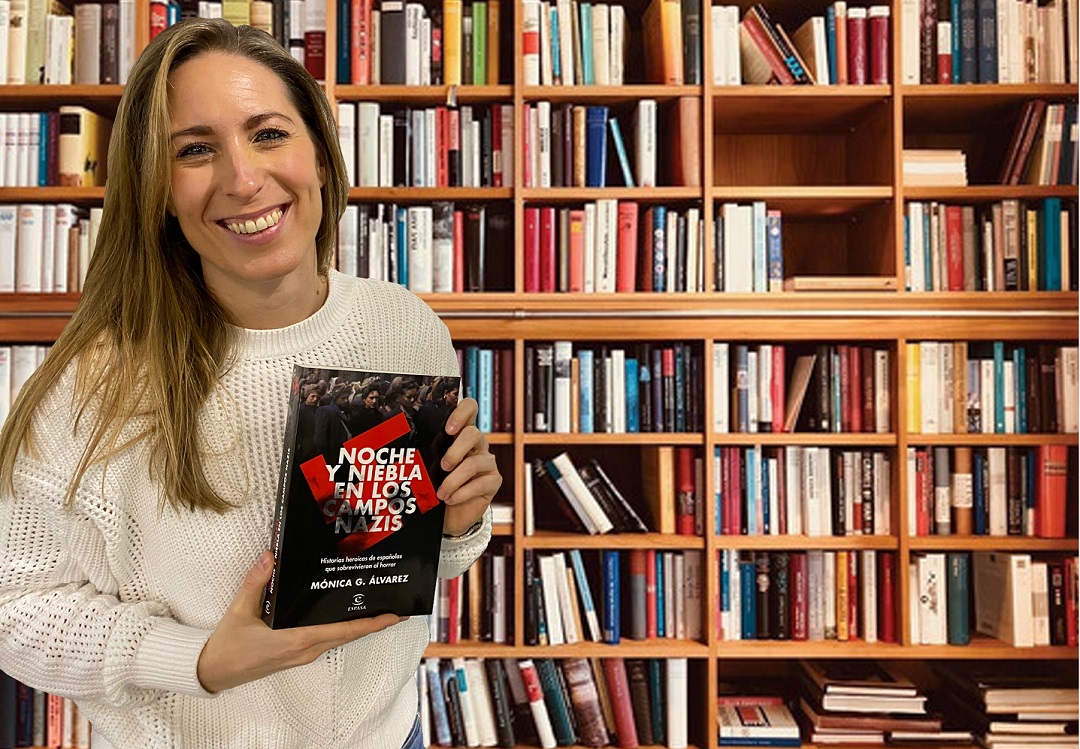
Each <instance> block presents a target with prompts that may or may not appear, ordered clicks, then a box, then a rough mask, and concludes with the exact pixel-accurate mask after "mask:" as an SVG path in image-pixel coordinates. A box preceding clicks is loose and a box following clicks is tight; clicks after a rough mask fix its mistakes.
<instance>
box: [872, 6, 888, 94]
mask: <svg viewBox="0 0 1080 749" xmlns="http://www.w3.org/2000/svg"><path fill="white" fill-rule="evenodd" d="M870 83H872V84H874V85H879V86H885V85H888V83H889V6H888V5H875V6H873V7H871V8H870Z"/></svg>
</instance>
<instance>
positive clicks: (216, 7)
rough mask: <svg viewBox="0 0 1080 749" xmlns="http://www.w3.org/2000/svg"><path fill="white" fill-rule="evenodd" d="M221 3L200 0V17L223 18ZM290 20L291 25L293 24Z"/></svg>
mask: <svg viewBox="0 0 1080 749" xmlns="http://www.w3.org/2000/svg"><path fill="white" fill-rule="evenodd" d="M223 17H224V15H223V10H222V7H221V3H219V2H209V1H208V0H199V18H223ZM291 25H292V24H291V22H290V26H291Z"/></svg>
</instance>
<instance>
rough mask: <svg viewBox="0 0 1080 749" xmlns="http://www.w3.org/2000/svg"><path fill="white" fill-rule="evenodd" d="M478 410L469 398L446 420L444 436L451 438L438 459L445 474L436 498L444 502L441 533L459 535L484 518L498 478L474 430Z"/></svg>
mask: <svg viewBox="0 0 1080 749" xmlns="http://www.w3.org/2000/svg"><path fill="white" fill-rule="evenodd" d="M478 410H479V407H478V406H477V405H476V401H475V400H473V399H472V398H465V399H463V400H461V401H460V402H459V403H458V405H457V408H455V409H454V411H453V412H452V413H451V414H450V417H449V418H448V419H447V420H446V433H447V434H449V435H450V436H451V437H453V438H454V442H453V444H451V445H450V447H449V449H447V451H446V454H445V455H444V456H443V459H442V468H443V470H445V471H449V472H450V473H449V475H448V476H447V477H446V478H445V479H443V482H442V485H441V486H440V487H439V499H441V500H443V501H444V502H446V517H445V518H444V520H443V533H445V534H448V535H451V536H460V535H461V534H463V533H465V531H467V530H469V528H471V527H472V526H473V524H474V523H475V522H476V521H477V520H479V519H480V518H482V517H483V516H484V511H485V510H486V509H487V507H488V505H489V504H491V500H492V499H493V498H494V497H495V492H497V491H499V487H500V486H502V475H501V474H500V473H499V467H498V466H497V465H495V456H494V455H492V454H491V452H490V451H489V450H488V443H487V440H486V439H484V435H483V434H481V433H480V430H479V429H477V428H476V412H477V411H478Z"/></svg>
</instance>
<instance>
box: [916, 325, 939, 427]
mask: <svg viewBox="0 0 1080 749" xmlns="http://www.w3.org/2000/svg"><path fill="white" fill-rule="evenodd" d="M940 350H941V349H940V345H939V344H938V342H937V341H921V342H920V343H919V399H920V408H919V410H920V412H921V414H920V415H921V419H920V432H921V433H922V434H937V433H938V430H939V426H940V424H939V421H938V418H939V416H940V414H939V413H938V411H939V409H938V395H939V393H940V383H941V369H940V363H939V361H938V354H939V353H940Z"/></svg>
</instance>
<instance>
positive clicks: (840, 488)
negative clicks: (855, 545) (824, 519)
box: [829, 450, 848, 536]
mask: <svg viewBox="0 0 1080 749" xmlns="http://www.w3.org/2000/svg"><path fill="white" fill-rule="evenodd" d="M829 459H830V460H831V461H832V472H831V473H832V476H831V478H832V524H833V527H832V532H833V535H834V536H843V535H845V534H846V531H845V528H847V497H846V496H845V491H846V488H847V485H848V484H847V482H846V481H845V480H844V454H843V453H842V452H841V451H840V450H830V451H829Z"/></svg>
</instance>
